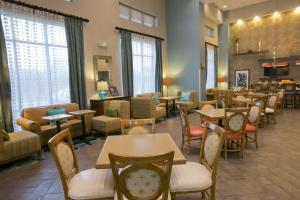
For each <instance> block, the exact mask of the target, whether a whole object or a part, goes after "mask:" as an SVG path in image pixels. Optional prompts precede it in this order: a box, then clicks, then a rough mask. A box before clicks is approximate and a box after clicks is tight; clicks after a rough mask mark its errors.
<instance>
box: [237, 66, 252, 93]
mask: <svg viewBox="0 0 300 200" xmlns="http://www.w3.org/2000/svg"><path fill="white" fill-rule="evenodd" d="M249 82H250V69H243V70H235V86H236V87H244V88H247V89H248V88H249Z"/></svg>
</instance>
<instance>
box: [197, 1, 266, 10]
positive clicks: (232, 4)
mask: <svg viewBox="0 0 300 200" xmlns="http://www.w3.org/2000/svg"><path fill="white" fill-rule="evenodd" d="M200 1H201V2H202V3H214V4H216V5H217V6H218V7H219V8H220V9H222V10H233V9H237V8H242V7H245V6H249V5H253V4H257V3H261V2H265V1H268V0H200ZM224 6H226V8H225V7H224Z"/></svg>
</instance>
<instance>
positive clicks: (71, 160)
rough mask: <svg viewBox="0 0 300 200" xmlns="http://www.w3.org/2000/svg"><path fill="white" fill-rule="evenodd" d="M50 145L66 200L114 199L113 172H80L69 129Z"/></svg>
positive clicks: (104, 170) (102, 170)
mask: <svg viewBox="0 0 300 200" xmlns="http://www.w3.org/2000/svg"><path fill="white" fill-rule="evenodd" d="M48 145H49V148H50V150H51V153H52V155H53V158H54V161H55V164H56V167H57V169H58V173H59V176H60V179H61V182H62V185H63V190H64V195H65V199H68V200H69V199H74V200H75V199H93V200H96V199H99V200H100V199H101V200H104V199H113V197H114V180H113V175H112V172H111V170H108V169H101V170H98V169H88V170H84V171H79V167H78V161H77V157H76V154H75V151H74V146H73V142H72V137H71V133H70V131H69V129H65V130H63V131H62V132H60V133H58V134H56V135H55V136H54V137H52V138H51V139H50V140H49V142H48Z"/></svg>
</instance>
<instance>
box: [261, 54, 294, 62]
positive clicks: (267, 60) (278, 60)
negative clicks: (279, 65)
mask: <svg viewBox="0 0 300 200" xmlns="http://www.w3.org/2000/svg"><path fill="white" fill-rule="evenodd" d="M294 60H295V61H296V60H300V55H294V56H289V57H281V58H276V62H280V61H294ZM257 61H258V62H273V61H274V59H273V58H264V59H258V60H257Z"/></svg>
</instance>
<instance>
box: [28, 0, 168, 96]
mask: <svg viewBox="0 0 300 200" xmlns="http://www.w3.org/2000/svg"><path fill="white" fill-rule="evenodd" d="M23 1H24V2H26V3H31V4H35V5H39V6H43V7H46V8H50V9H54V10H58V11H61V12H65V13H69V14H73V15H78V16H81V17H84V18H88V19H89V20H90V22H89V23H86V25H85V29H84V43H85V72H86V80H87V95H88V97H87V98H88V101H89V99H90V98H91V97H92V96H96V95H97V91H96V90H95V85H94V68H93V56H94V55H104V56H112V76H111V78H112V83H113V85H115V86H117V87H118V88H119V90H120V89H121V88H120V86H121V82H120V80H121V74H120V70H121V69H120V60H119V56H118V55H119V48H118V45H119V34H118V31H117V30H115V27H116V26H119V27H123V28H127V29H131V30H135V31H139V32H144V33H147V34H152V35H155V36H159V37H162V38H166V25H165V1H164V0H151V1H150V0H120V1H121V2H123V3H125V4H127V5H131V6H132V7H135V8H138V9H141V10H143V11H146V12H148V13H151V14H153V15H154V16H157V17H158V27H157V28H148V27H145V26H143V25H140V24H136V23H132V22H129V21H126V20H123V19H121V18H120V17H119V1H118V0H75V1H74V2H73V3H69V2H66V1H64V0H23ZM99 41H103V42H107V44H108V46H107V48H100V47H98V46H97V42H99ZM162 48H163V66H164V67H165V66H166V61H167V59H166V40H165V41H164V42H163V45H162Z"/></svg>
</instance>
